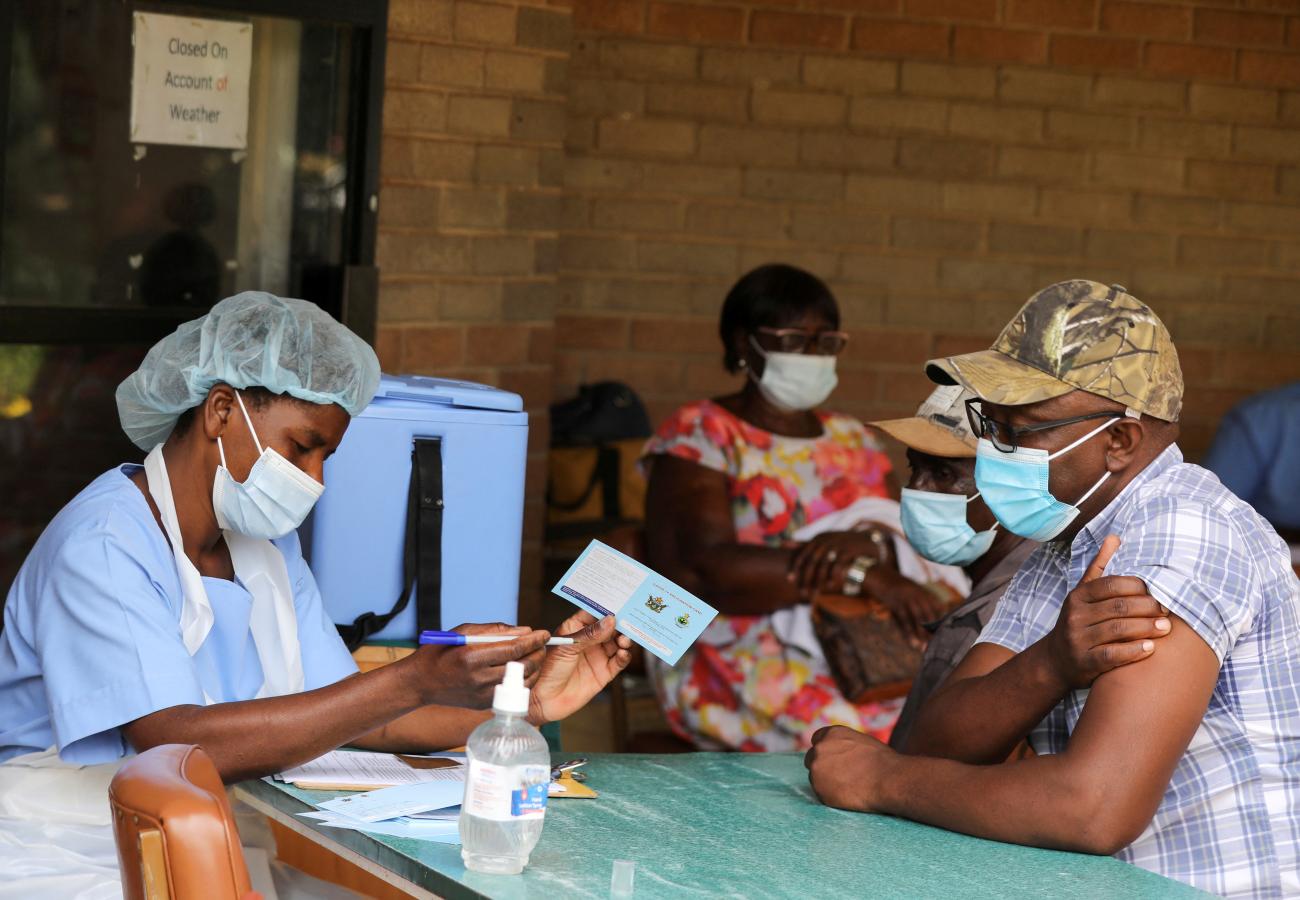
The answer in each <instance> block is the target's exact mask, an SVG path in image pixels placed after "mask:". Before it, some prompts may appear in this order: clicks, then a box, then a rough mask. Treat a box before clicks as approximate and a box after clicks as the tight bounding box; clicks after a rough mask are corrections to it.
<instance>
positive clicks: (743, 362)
mask: <svg viewBox="0 0 1300 900" xmlns="http://www.w3.org/2000/svg"><path fill="white" fill-rule="evenodd" d="M748 367H749V360H747V359H742V360H741V361H740V362H738V363H736V368H737V369H745V368H748Z"/></svg>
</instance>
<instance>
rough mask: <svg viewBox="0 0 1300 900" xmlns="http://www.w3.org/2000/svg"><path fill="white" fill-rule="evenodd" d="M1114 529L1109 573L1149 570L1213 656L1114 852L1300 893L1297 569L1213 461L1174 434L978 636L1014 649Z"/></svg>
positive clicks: (1040, 746)
mask: <svg viewBox="0 0 1300 900" xmlns="http://www.w3.org/2000/svg"><path fill="white" fill-rule="evenodd" d="M1297 501H1300V498H1297ZM1108 534H1117V535H1119V536H1120V539H1121V541H1122V543H1121V544H1120V548H1119V550H1118V551H1117V552H1116V554H1115V556H1114V558H1113V559H1112V560H1111V562H1110V565H1109V566H1108V567H1107V569H1106V574H1108V575H1133V576H1136V577H1138V578H1141V579H1142V580H1143V581H1145V582H1146V585H1147V588H1148V590H1149V591H1150V593H1151V595H1152V596H1153V597H1155V598H1156V599H1158V600H1159V601H1160V602H1161V603H1163V604H1164V605H1165V606H1166V607H1168V608H1169V609H1170V610H1171V611H1172V612H1173V613H1174V614H1175V615H1177V616H1179V617H1180V618H1181V619H1183V620H1184V621H1185V622H1186V623H1187V624H1188V625H1189V626H1190V627H1191V628H1192V629H1193V630H1194V631H1195V632H1196V633H1197V634H1198V635H1200V637H1201V639H1202V640H1204V641H1205V643H1207V644H1208V645H1209V646H1210V647H1211V648H1212V649H1213V650H1214V653H1215V655H1216V656H1217V657H1218V658H1219V663H1220V668H1219V680H1218V684H1217V685H1216V686H1215V689H1214V694H1213V696H1211V698H1210V705H1209V708H1208V709H1207V710H1206V713H1205V718H1204V719H1202V721H1201V725H1200V727H1199V728H1198V729H1197V730H1196V734H1195V735H1194V736H1193V737H1192V741H1191V743H1190V744H1189V745H1188V747H1187V751H1186V752H1185V753H1184V754H1183V757H1182V759H1181V760H1179V762H1178V766H1177V768H1175V769H1174V774H1173V778H1172V779H1171V780H1170V782H1169V787H1168V789H1167V790H1166V791H1165V796H1164V799H1163V800H1161V802H1160V807H1159V808H1158V809H1157V810H1156V814H1155V818H1154V819H1152V820H1151V824H1150V825H1149V826H1147V829H1146V830H1145V831H1144V832H1142V834H1141V836H1140V837H1138V839H1137V840H1136V841H1134V842H1133V843H1132V844H1130V845H1129V846H1128V847H1126V848H1125V849H1123V850H1121V851H1120V852H1119V853H1117V854H1116V856H1117V857H1118V858H1119V859H1122V860H1125V861H1127V862H1131V863H1133V864H1135V865H1139V866H1142V867H1143V868H1145V869H1151V870H1152V871H1154V872H1159V873H1160V874H1162V875H1167V876H1169V877H1170V878H1176V879H1178V880H1179V881H1184V882H1187V883H1188V884H1191V885H1194V886H1196V887H1198V888H1201V889H1203V890H1206V891H1210V892H1212V893H1215V894H1220V895H1225V896H1241V897H1281V896H1284V895H1288V896H1290V895H1296V894H1300V874H1297V866H1300V849H1298V848H1300V580H1297V578H1296V575H1295V573H1294V571H1293V570H1292V569H1291V562H1290V554H1289V551H1288V549H1287V546H1286V544H1285V543H1284V542H1283V541H1282V539H1281V538H1279V537H1278V536H1277V534H1276V533H1275V532H1274V531H1273V529H1272V528H1271V527H1270V526H1269V525H1268V523H1267V522H1265V521H1264V519H1262V518H1261V517H1260V516H1259V515H1258V514H1257V513H1256V512H1255V511H1254V510H1253V509H1251V507H1250V506H1249V505H1247V504H1246V503H1245V502H1243V501H1242V500H1240V499H1238V498H1237V497H1236V496H1235V495H1233V494H1232V493H1231V492H1229V491H1228V490H1227V488H1225V487H1224V486H1223V485H1222V484H1220V483H1219V481H1218V479H1217V478H1215V477H1214V475H1213V474H1211V473H1210V472H1208V471H1206V470H1205V469H1202V468H1200V467H1199V466H1193V465H1190V464H1187V463H1184V462H1183V456H1182V453H1181V452H1179V450H1178V448H1177V447H1176V446H1171V447H1169V448H1168V449H1166V450H1165V451H1164V453H1162V454H1161V455H1160V456H1159V457H1158V458H1157V459H1156V460H1155V461H1154V462H1152V463H1151V465H1149V466H1148V467H1147V468H1146V469H1145V470H1143V471H1142V472H1141V473H1140V474H1139V475H1138V477H1137V478H1136V479H1134V480H1133V481H1132V482H1131V483H1130V484H1129V485H1127V486H1126V487H1125V488H1124V490H1123V491H1122V492H1121V493H1120V494H1119V496H1118V497H1116V498H1115V499H1114V500H1113V501H1111V503H1110V505H1109V506H1107V507H1106V509H1104V510H1103V511H1102V512H1101V513H1100V514H1098V515H1097V516H1096V517H1095V518H1094V519H1093V520H1092V521H1091V522H1089V523H1088V525H1087V526H1085V527H1084V528H1083V529H1082V530H1081V531H1080V532H1079V534H1078V535H1077V536H1076V537H1075V538H1074V541H1073V542H1072V543H1071V544H1070V546H1069V547H1068V548H1066V547H1064V546H1062V545H1056V544H1045V545H1043V546H1042V547H1041V548H1039V549H1038V550H1037V551H1035V553H1034V554H1033V555H1032V556H1030V557H1029V559H1028V560H1027V561H1026V562H1025V565H1024V567H1023V568H1021V570H1020V572H1019V573H1018V574H1017V575H1016V577H1015V579H1014V580H1013V581H1012V582H1011V584H1010V586H1009V587H1008V588H1007V592H1006V595H1005V596H1004V597H1003V598H1002V601H1001V603H999V604H998V607H997V611H996V612H995V613H994V615H993V619H992V620H991V621H990V622H989V624H988V626H987V627H986V628H985V629H984V631H983V632H982V633H981V634H980V638H979V641H980V642H981V643H992V644H998V645H1000V646H1003V647H1006V648H1007V649H1009V650H1012V651H1013V652H1016V653H1019V652H1020V651H1022V650H1024V649H1025V648H1027V647H1028V646H1030V645H1031V644H1033V643H1035V642H1037V641H1038V640H1039V639H1041V638H1043V637H1044V636H1045V635H1047V633H1048V632H1049V631H1051V629H1052V627H1053V626H1054V625H1055V624H1056V618H1057V615H1058V613H1059V612H1060V609H1061V604H1062V602H1063V601H1064V600H1065V596H1066V594H1067V593H1069V591H1070V590H1071V589H1072V588H1073V587H1074V586H1075V585H1076V584H1078V582H1079V580H1080V579H1081V578H1082V577H1083V573H1084V569H1085V568H1086V567H1087V565H1088V563H1089V562H1091V561H1092V559H1093V557H1094V556H1095V555H1096V553H1097V551H1098V549H1099V548H1100V547H1101V542H1102V540H1103V539H1104V538H1105V537H1106V535H1108ZM1087 699H1088V691H1086V690H1080V691H1074V692H1072V693H1070V694H1069V695H1067V696H1066V697H1065V699H1064V700H1062V701H1061V703H1059V704H1058V705H1057V707H1056V708H1055V709H1053V710H1052V711H1051V712H1050V713H1049V714H1048V715H1047V718H1045V719H1044V720H1043V721H1042V722H1041V723H1040V724H1039V725H1038V727H1037V728H1035V729H1034V731H1033V732H1032V733H1031V734H1030V736H1029V741H1030V744H1031V746H1033V748H1034V750H1035V751H1036V752H1037V753H1040V754H1046V753H1059V752H1061V751H1062V750H1064V749H1065V747H1066V745H1067V744H1068V743H1069V740H1070V734H1071V732H1073V730H1074V726H1075V724H1076V723H1077V722H1078V721H1079V716H1080V714H1081V713H1082V712H1083V707H1084V704H1085V703H1086V702H1087Z"/></svg>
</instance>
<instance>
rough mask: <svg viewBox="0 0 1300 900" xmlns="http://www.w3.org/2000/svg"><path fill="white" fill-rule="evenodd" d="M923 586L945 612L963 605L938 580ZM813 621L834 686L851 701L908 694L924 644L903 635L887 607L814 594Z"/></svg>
mask: <svg viewBox="0 0 1300 900" xmlns="http://www.w3.org/2000/svg"><path fill="white" fill-rule="evenodd" d="M926 587H927V588H929V589H930V590H933V591H935V592H936V593H938V594H939V595H940V599H941V600H942V601H943V603H944V607H945V608H944V612H945V613H946V612H948V611H949V610H951V609H953V608H954V607H955V606H956V604H958V603H960V602H961V595H960V594H958V593H957V592H956V591H955V590H953V589H952V588H951V587H949V586H948V585H946V584H943V583H942V582H933V583H931V584H928V585H926ZM812 620H813V631H814V633H815V634H816V635H817V640H818V642H819V643H820V644H821V647H822V653H823V654H824V655H825V656H826V662H827V665H828V666H829V667H830V670H831V675H832V676H833V677H834V678H835V684H836V686H837V687H839V689H840V693H842V694H843V695H844V696H845V697H846V698H848V700H849V701H850V702H852V703H857V704H862V703H872V702H879V701H881V700H890V699H893V698H895V697H902V696H904V695H906V694H907V692H908V690H909V689H910V688H911V685H912V679H913V678H915V677H916V674H917V672H919V671H920V669H921V657H922V655H923V654H924V652H925V644H924V642H922V641H919V640H917V639H916V638H915V637H912V636H911V635H909V634H907V633H905V632H904V631H903V629H902V627H901V626H900V625H899V624H898V622H897V621H895V619H894V617H893V614H892V613H890V611H889V608H888V607H886V606H885V604H883V603H881V602H880V601H879V600H876V599H875V598H873V597H869V596H859V597H847V596H844V595H842V594H818V595H817V596H816V597H815V598H814V599H813V603H812Z"/></svg>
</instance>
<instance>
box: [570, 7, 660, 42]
mask: <svg viewBox="0 0 1300 900" xmlns="http://www.w3.org/2000/svg"><path fill="white" fill-rule="evenodd" d="M644 23H645V3H644V2H643V0H582V2H581V3H577V4H575V5H574V7H573V27H574V28H576V29H578V30H580V31H607V32H613V33H615V34H640V33H641V29H642V27H643V26H644Z"/></svg>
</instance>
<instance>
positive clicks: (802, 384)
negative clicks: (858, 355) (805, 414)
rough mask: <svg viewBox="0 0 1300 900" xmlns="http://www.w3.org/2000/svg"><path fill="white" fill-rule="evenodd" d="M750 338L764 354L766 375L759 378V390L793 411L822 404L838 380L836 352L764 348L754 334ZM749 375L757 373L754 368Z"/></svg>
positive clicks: (764, 373) (760, 352)
mask: <svg viewBox="0 0 1300 900" xmlns="http://www.w3.org/2000/svg"><path fill="white" fill-rule="evenodd" d="M749 342H750V343H751V344H753V345H754V349H755V350H757V351H758V354H759V356H761V357H763V376H762V377H761V378H759V379H756V380H757V382H758V390H759V393H761V394H762V395H763V397H764V398H765V399H766V400H767V401H768V402H769V403H771V404H772V405H773V406H775V407H776V408H777V409H782V410H786V411H787V412H793V411H795V410H805V409H812V408H813V407H815V406H820V405H821V404H822V403H824V402H825V401H826V398H827V397H829V396H830V395H831V391H833V390H835V385H837V384H839V377H838V376H837V375H836V374H835V357H834V356H829V355H821V354H808V353H778V352H777V351H775V350H764V349H763V348H762V347H760V346H759V344H758V341H756V340H755V339H754V336H753V335H750V338H749ZM749 377H750V378H753V377H754V374H753V370H752V369H751V370H750V375H749Z"/></svg>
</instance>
